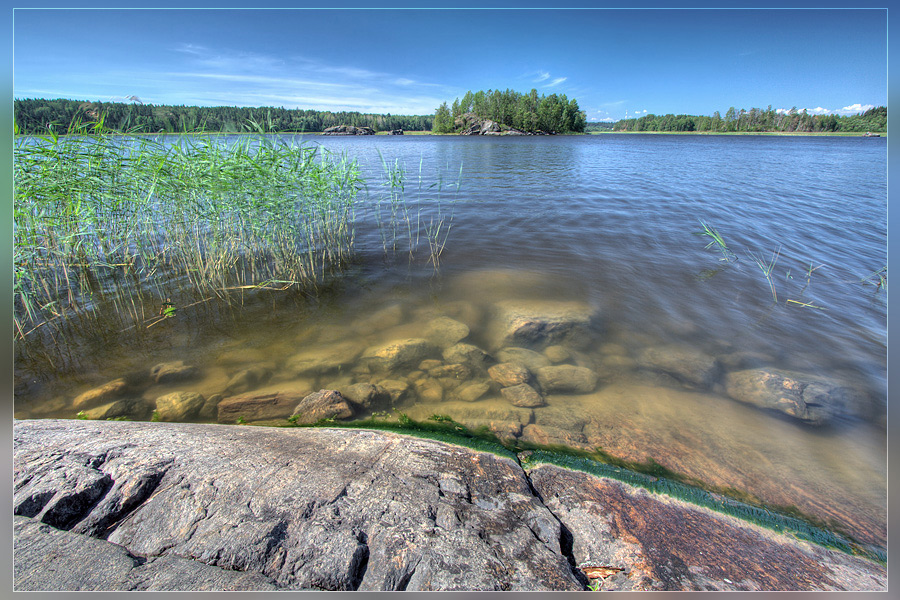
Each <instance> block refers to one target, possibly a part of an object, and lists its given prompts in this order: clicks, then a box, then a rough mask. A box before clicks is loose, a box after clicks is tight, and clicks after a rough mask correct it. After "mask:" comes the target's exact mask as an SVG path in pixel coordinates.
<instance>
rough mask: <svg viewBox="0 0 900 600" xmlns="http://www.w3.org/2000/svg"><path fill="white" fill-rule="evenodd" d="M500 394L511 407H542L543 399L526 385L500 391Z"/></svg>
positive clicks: (522, 384) (521, 384)
mask: <svg viewBox="0 0 900 600" xmlns="http://www.w3.org/2000/svg"><path fill="white" fill-rule="evenodd" d="M500 393H501V394H502V395H503V397H504V398H506V399H507V400H508V401H509V403H510V404H512V405H513V406H521V407H523V408H535V407H537V406H543V405H544V398H543V397H542V396H541V395H540V394H539V393H538V392H537V390H535V389H534V388H533V387H531V386H530V385H528V384H527V383H520V384H519V385H514V386H510V387H505V388H503V389H502V390H500Z"/></svg>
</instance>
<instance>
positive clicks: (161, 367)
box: [150, 360, 197, 383]
mask: <svg viewBox="0 0 900 600" xmlns="http://www.w3.org/2000/svg"><path fill="white" fill-rule="evenodd" d="M150 376H151V377H152V378H153V380H154V381H155V382H156V383H174V382H177V381H185V380H187V379H191V378H193V377H196V376H197V368H196V367H192V366H190V365H186V364H184V361H183V360H176V361H172V362H164V363H159V364H157V365H154V366H153V367H152V368H151V369H150Z"/></svg>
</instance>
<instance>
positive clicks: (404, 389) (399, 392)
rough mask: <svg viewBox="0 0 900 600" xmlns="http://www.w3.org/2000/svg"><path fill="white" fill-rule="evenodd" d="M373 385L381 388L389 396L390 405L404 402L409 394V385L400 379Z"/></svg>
mask: <svg viewBox="0 0 900 600" xmlns="http://www.w3.org/2000/svg"><path fill="white" fill-rule="evenodd" d="M375 385H378V386H381V387H382V388H384V389H385V390H387V392H388V394H390V395H391V404H397V403H398V402H402V401H403V400H406V396H407V393H408V392H409V384H408V383H407V382H405V381H402V380H400V379H382V380H381V381H379V382H378V383H376V384H375Z"/></svg>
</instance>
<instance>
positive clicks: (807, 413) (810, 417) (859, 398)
mask: <svg viewBox="0 0 900 600" xmlns="http://www.w3.org/2000/svg"><path fill="white" fill-rule="evenodd" d="M725 393H726V394H728V396H730V397H731V398H733V399H734V400H737V401H739V402H744V403H746V404H752V405H755V406H759V407H762V408H768V409H773V410H777V411H780V412H783V413H784V414H786V415H789V416H791V417H794V418H795V419H799V420H801V421H803V422H805V423H808V424H810V425H823V424H825V423H827V422H829V421H831V420H832V419H833V418H834V417H837V416H840V417H848V416H852V417H861V418H870V417H871V414H872V412H873V404H874V403H873V402H872V400H871V398H869V397H868V396H867V395H866V394H863V393H861V392H858V391H856V390H853V389H851V388H848V387H844V386H842V385H840V384H839V383H838V382H837V381H833V380H830V379H826V378H822V377H816V376H814V375H809V374H805V373H797V372H794V371H785V370H780V369H747V370H744V371H736V372H734V373H729V374H728V375H727V376H726V377H725Z"/></svg>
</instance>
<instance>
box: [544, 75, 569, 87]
mask: <svg viewBox="0 0 900 600" xmlns="http://www.w3.org/2000/svg"><path fill="white" fill-rule="evenodd" d="M566 79H568V77H557V78H556V79H554V80H553V81H551V82H550V83H548V84H547V85H545V86H543V87H545V88H548V87H553V86H555V85H559V84H561V83H562V82H563V81H565V80H566Z"/></svg>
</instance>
